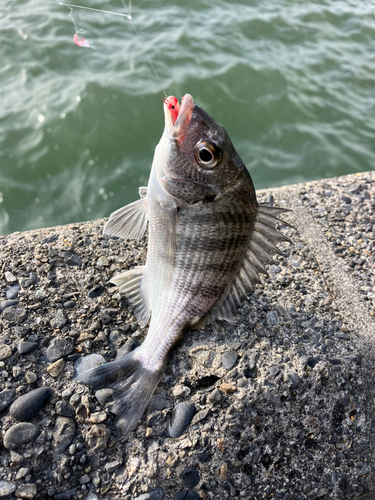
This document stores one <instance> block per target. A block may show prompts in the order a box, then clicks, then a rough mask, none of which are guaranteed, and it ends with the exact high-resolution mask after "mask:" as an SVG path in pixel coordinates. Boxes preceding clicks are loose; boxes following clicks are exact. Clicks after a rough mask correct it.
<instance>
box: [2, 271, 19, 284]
mask: <svg viewBox="0 0 375 500" xmlns="http://www.w3.org/2000/svg"><path fill="white" fill-rule="evenodd" d="M4 276H5V279H6V280H7V282H8V283H14V282H15V281H17V278H16V277H15V276H14V274H13V273H11V272H10V271H6V272H5V273H4Z"/></svg>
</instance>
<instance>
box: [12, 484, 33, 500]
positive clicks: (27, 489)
mask: <svg viewBox="0 0 375 500" xmlns="http://www.w3.org/2000/svg"><path fill="white" fill-rule="evenodd" d="M16 495H17V497H20V498H35V495H36V484H35V483H27V484H21V485H20V486H18V488H17V491H16Z"/></svg>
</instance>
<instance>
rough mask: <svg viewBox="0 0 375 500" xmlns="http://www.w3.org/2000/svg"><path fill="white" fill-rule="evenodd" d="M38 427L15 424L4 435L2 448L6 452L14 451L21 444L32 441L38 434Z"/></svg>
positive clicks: (28, 424)
mask: <svg viewBox="0 0 375 500" xmlns="http://www.w3.org/2000/svg"><path fill="white" fill-rule="evenodd" d="M38 431H39V429H38V427H37V426H36V425H34V424H31V423H27V422H22V423H20V424H15V425H13V426H12V427H10V429H8V430H7V431H6V433H5V434H4V446H5V448H7V449H8V450H15V449H16V448H18V447H20V446H22V445H23V444H26V443H29V442H30V441H32V440H33V439H34V438H35V437H36V435H37V434H38Z"/></svg>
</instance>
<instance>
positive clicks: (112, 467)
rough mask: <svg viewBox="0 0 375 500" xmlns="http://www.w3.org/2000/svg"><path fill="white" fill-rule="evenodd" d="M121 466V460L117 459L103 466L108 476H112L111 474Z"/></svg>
mask: <svg viewBox="0 0 375 500" xmlns="http://www.w3.org/2000/svg"><path fill="white" fill-rule="evenodd" d="M121 464H122V459H117V460H113V461H112V462H107V463H106V464H105V470H106V471H107V472H108V474H112V472H115V470H117V469H118V468H119V467H120V465H121Z"/></svg>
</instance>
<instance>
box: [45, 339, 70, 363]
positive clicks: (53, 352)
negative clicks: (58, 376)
mask: <svg viewBox="0 0 375 500" xmlns="http://www.w3.org/2000/svg"><path fill="white" fill-rule="evenodd" d="M72 351H73V345H72V343H71V342H69V340H67V339H59V338H55V339H53V340H52V341H51V343H50V344H49V346H48V347H47V350H46V353H45V357H46V360H47V361H48V362H49V363H52V362H53V361H57V360H58V359H60V358H63V357H64V356H68V355H69V354H70V353H71V352H72Z"/></svg>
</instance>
